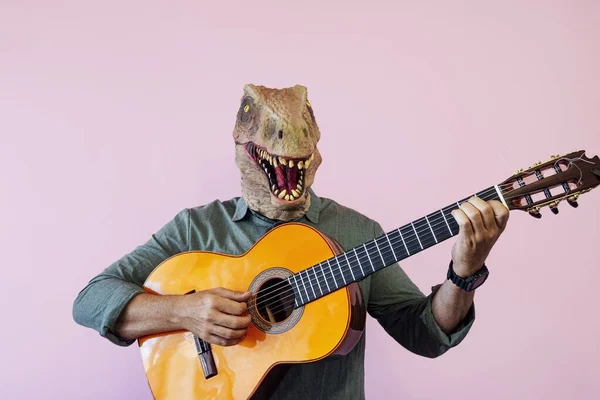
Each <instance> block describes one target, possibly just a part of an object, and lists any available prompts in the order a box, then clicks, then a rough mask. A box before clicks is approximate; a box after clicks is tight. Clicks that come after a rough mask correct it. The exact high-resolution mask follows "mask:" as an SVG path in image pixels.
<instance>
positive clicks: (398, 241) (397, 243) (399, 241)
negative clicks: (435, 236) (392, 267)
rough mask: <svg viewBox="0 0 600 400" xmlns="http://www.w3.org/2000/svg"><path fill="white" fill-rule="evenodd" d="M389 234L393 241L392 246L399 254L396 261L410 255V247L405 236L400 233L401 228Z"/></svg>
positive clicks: (391, 241)
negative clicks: (405, 240) (407, 245)
mask: <svg viewBox="0 0 600 400" xmlns="http://www.w3.org/2000/svg"><path fill="white" fill-rule="evenodd" d="M387 236H388V237H389V240H390V243H393V245H392V248H393V249H394V252H395V254H397V255H398V257H396V261H400V260H402V259H404V258H407V257H410V253H409V252H408V248H407V247H406V244H405V243H404V238H403V237H402V234H401V233H400V229H397V230H395V231H393V232H391V233H390V234H388V235H387Z"/></svg>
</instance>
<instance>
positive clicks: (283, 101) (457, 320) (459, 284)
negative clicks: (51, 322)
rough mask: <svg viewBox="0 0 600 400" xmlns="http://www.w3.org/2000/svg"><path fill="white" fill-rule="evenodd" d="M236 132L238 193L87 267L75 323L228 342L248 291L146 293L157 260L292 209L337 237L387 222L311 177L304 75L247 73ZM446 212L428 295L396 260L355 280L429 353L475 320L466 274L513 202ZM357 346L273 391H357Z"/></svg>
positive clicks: (381, 316) (123, 332)
mask: <svg viewBox="0 0 600 400" xmlns="http://www.w3.org/2000/svg"><path fill="white" fill-rule="evenodd" d="M233 137H234V140H235V144H236V156H235V158H236V164H237V166H238V167H239V169H240V171H241V183H242V196H241V197H236V198H233V199H231V200H228V201H214V202H212V203H209V204H206V205H203V206H199V207H194V208H191V209H185V210H183V211H181V212H180V213H179V214H177V216H175V218H174V219H173V220H172V221H170V222H169V223H168V224H167V225H166V226H164V227H163V228H162V229H160V230H159V231H158V232H157V233H156V234H154V235H152V238H151V239H150V240H149V241H148V242H146V243H145V244H143V245H141V246H139V247H137V248H136V249H135V250H133V251H132V252H131V253H129V254H127V255H125V256H124V257H123V258H121V259H120V260H118V261H116V262H115V263H113V264H112V265H111V266H109V267H108V268H107V269H106V270H104V272H102V273H101V274H99V275H98V276H96V277H94V278H93V279H92V280H91V281H90V282H89V284H88V285H87V286H86V287H85V288H84V289H83V290H82V291H81V292H80V293H79V295H78V297H77V299H76V300H75V304H74V308H73V314H74V318H75V320H76V321H77V322H78V323H79V324H81V325H83V326H87V327H91V328H93V329H95V330H97V331H98V332H99V333H100V335H102V336H103V337H105V338H107V339H108V340H110V341H112V342H113V343H115V344H117V345H121V346H128V345H130V344H132V343H133V342H134V341H135V339H137V338H139V337H141V336H145V335H149V334H153V333H159V332H167V331H174V330H180V329H184V330H188V331H191V332H193V333H195V334H196V335H197V336H198V337H200V338H201V339H204V340H206V341H207V342H209V343H212V344H214V345H219V346H234V345H236V344H237V343H239V342H240V341H241V340H242V339H243V337H244V334H245V332H246V329H247V327H248V326H249V324H250V317H249V316H248V315H246V313H245V311H246V300H248V299H249V296H250V293H235V292H232V291H230V290H227V289H225V288H215V289H212V290H208V291H201V292H198V293H194V294H190V295H186V296H157V295H152V294H147V293H145V292H144V291H143V290H142V289H141V286H142V285H143V283H144V281H145V280H146V278H147V277H148V275H149V274H150V273H151V272H152V270H153V269H154V268H155V267H157V266H158V265H159V264H160V263H161V262H162V261H164V260H165V259H167V258H168V257H170V256H172V255H175V254H177V253H180V252H184V251H188V250H206V251H214V252H221V253H228V254H242V253H244V252H246V251H247V250H248V249H249V248H250V247H252V245H253V244H254V243H255V242H256V241H257V240H258V239H260V238H261V237H262V236H263V235H264V234H266V233H267V231H269V229H271V228H273V227H275V226H277V225H279V224H281V223H285V222H288V221H298V222H301V223H304V224H307V225H310V226H313V227H315V228H316V229H318V230H319V231H321V232H322V233H324V234H325V235H327V236H329V237H332V238H333V239H335V240H336V241H337V242H338V243H340V244H341V245H342V247H343V248H344V249H350V248H352V247H354V246H356V245H359V244H362V243H364V242H366V241H368V240H371V239H373V238H375V237H377V236H379V235H382V234H383V230H382V229H381V226H380V225H379V224H378V223H377V222H375V221H373V220H371V219H369V218H368V217H366V216H364V215H362V214H360V213H358V212H356V211H354V210H351V209H349V208H347V207H344V206H342V205H340V204H338V203H337V202H335V201H333V200H330V199H326V198H320V197H318V196H317V195H316V194H315V193H314V191H313V190H312V189H311V185H312V184H313V182H314V178H315V174H316V171H317V169H318V168H319V166H320V164H321V154H320V153H319V150H318V148H317V143H318V141H319V139H320V131H319V128H318V126H317V123H316V119H315V115H314V112H313V109H312V106H311V104H310V102H309V101H308V99H307V90H306V88H304V87H303V86H295V87H292V88H286V89H269V88H265V87H262V86H254V85H246V86H245V88H244V96H243V98H242V102H241V105H240V108H239V111H238V115H237V120H236V124H235V129H234V134H233ZM342 168H343V167H342ZM341 172H343V171H341ZM452 216H453V217H454V219H455V220H456V221H457V223H458V226H459V227H460V232H459V234H458V236H457V239H456V243H455V245H454V247H453V249H452V254H451V259H452V262H451V264H450V268H448V267H447V264H446V263H447V262H448V261H441V262H440V266H444V273H446V271H448V270H450V272H451V274H452V279H447V280H445V281H444V283H443V284H441V285H437V286H436V287H434V288H433V291H432V293H431V294H430V295H429V296H425V295H424V294H423V293H421V291H420V290H419V289H418V288H417V287H416V286H415V285H414V284H413V283H412V282H411V280H410V279H409V278H408V277H407V275H406V274H405V273H404V272H403V271H402V269H401V268H400V267H399V266H398V265H393V266H390V267H388V268H385V269H383V270H381V271H378V272H376V273H373V274H372V275H370V276H368V277H367V278H365V279H364V280H362V281H361V282H360V289H361V291H362V294H363V297H364V301H365V304H366V306H367V311H368V312H369V314H370V315H371V316H372V317H374V318H376V319H377V320H378V321H379V323H380V324H381V325H382V326H383V328H384V329H385V330H386V331H387V332H388V333H389V334H390V335H391V336H392V337H393V338H394V339H395V340H396V341H397V342H398V343H400V344H401V345H402V346H404V347H405V348H406V349H408V350H409V351H412V352H414V353H416V354H419V355H422V356H425V357H438V356H440V355H442V354H443V353H445V352H446V351H447V350H448V349H450V348H452V347H454V346H456V345H457V344H459V343H460V342H461V341H462V340H463V338H464V337H465V335H466V334H467V332H468V331H469V329H470V327H471V325H472V324H473V321H474V318H475V315H474V306H473V296H474V290H470V289H468V290H466V289H463V287H465V288H466V287H467V286H465V284H464V281H468V280H473V279H474V278H477V280H478V282H482V281H484V280H485V278H486V277H487V268H486V267H485V265H484V264H485V260H486V258H487V256H488V254H489V252H490V250H491V248H492V246H493V245H494V243H495V242H496V241H497V239H498V237H499V236H500V234H501V233H502V232H503V230H504V229H505V227H506V223H507V221H508V210H507V209H506V207H504V206H503V205H502V203H500V202H498V201H493V200H492V201H487V202H485V201H483V200H482V199H479V198H476V197H474V198H471V199H470V200H469V201H468V202H466V203H464V204H462V205H461V207H460V209H456V210H454V211H453V212H452ZM444 264H445V265H444ZM364 349H365V338H364V335H363V337H362V338H361V340H360V341H359V343H358V344H357V345H356V346H355V348H354V349H353V350H352V351H351V352H350V353H349V354H348V355H346V356H343V357H340V358H327V359H324V360H321V361H318V362H314V363H309V364H301V365H295V366H293V367H291V369H290V370H289V371H288V373H287V374H286V375H285V376H284V378H283V379H282V380H281V383H280V384H279V386H278V387H277V389H276V391H275V392H274V394H273V398H278V399H284V398H285V399H287V398H290V399H297V398H314V399H321V398H323V399H361V398H363V397H364V382H363V379H364V369H363V368H364V366H363V360H364Z"/></svg>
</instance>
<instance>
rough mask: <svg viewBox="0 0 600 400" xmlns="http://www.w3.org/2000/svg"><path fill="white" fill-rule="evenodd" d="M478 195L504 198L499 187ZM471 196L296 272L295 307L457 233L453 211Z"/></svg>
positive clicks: (487, 198) (289, 279)
mask: <svg viewBox="0 0 600 400" xmlns="http://www.w3.org/2000/svg"><path fill="white" fill-rule="evenodd" d="M474 195H475V196H477V197H479V198H481V199H482V200H485V201H487V200H501V198H500V195H499V193H498V190H497V189H496V187H495V186H492V187H490V188H488V189H486V190H482V191H481V192H478V193H475V194H474ZM470 197H471V196H468V197H466V198H464V199H462V200H459V201H457V202H456V203H453V204H451V205H449V206H447V207H444V208H441V209H439V210H437V211H434V212H432V213H431V214H428V215H426V216H424V217H422V218H419V219H417V220H415V221H413V222H411V223H409V224H407V225H404V226H402V227H400V228H398V229H395V230H393V231H391V232H388V233H385V234H383V235H381V236H379V237H377V238H375V239H373V240H370V241H368V242H365V243H363V244H361V245H359V246H357V247H354V248H352V249H350V250H347V251H345V252H343V253H341V254H339V255H337V256H335V257H332V258H329V259H327V260H325V261H323V262H321V263H319V264H317V265H314V266H312V267H310V268H307V269H305V270H303V271H301V272H299V273H296V274H294V275H292V276H291V277H289V278H288V279H287V280H288V282H289V283H290V285H291V287H292V288H293V289H294V295H295V307H296V308H297V307H301V306H302V305H304V304H307V303H309V302H311V301H314V300H316V299H318V298H320V297H323V296H326V295H327V294H329V293H331V292H333V291H335V290H338V289H340V288H342V287H344V286H347V285H349V284H351V283H353V282H357V281H360V280H362V279H364V278H365V277H367V276H369V275H370V274H372V273H374V272H377V271H379V270H381V269H383V268H386V267H388V266H390V265H392V264H394V263H396V262H398V261H400V260H404V259H406V258H408V257H410V256H413V255H415V254H417V253H420V252H422V251H423V250H425V249H427V248H429V247H433V246H435V245H436V244H438V243H441V242H443V241H445V240H447V239H450V238H451V237H453V236H456V235H457V234H458V231H459V228H458V224H457V223H456V220H455V219H454V217H452V215H451V213H452V210H454V209H456V208H458V207H459V204H460V203H463V202H465V201H467V200H468V199H469V198H470Z"/></svg>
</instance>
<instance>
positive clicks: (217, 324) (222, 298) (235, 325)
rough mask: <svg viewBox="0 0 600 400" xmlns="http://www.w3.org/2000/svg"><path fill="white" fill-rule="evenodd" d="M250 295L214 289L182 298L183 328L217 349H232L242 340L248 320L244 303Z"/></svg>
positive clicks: (249, 293) (180, 311)
mask: <svg viewBox="0 0 600 400" xmlns="http://www.w3.org/2000/svg"><path fill="white" fill-rule="evenodd" d="M251 294H252V293H251V292H246V293H238V292H232V291H231V290H228V289H224V288H215V289H210V290H204V291H201V292H197V293H193V294H188V295H185V296H182V297H181V299H180V300H181V302H180V304H179V311H178V312H179V313H180V314H181V316H182V325H183V327H184V328H185V329H186V330H188V331H190V332H192V333H194V334H196V335H197V336H198V337H199V338H200V339H203V340H205V341H207V342H209V343H212V344H216V345H219V346H233V345H235V344H238V343H239V342H241V341H242V340H243V339H244V336H245V335H246V330H247V328H248V326H249V325H250V321H251V318H250V316H249V315H247V314H246V310H247V304H246V301H247V300H248V299H249V298H250V296H251Z"/></svg>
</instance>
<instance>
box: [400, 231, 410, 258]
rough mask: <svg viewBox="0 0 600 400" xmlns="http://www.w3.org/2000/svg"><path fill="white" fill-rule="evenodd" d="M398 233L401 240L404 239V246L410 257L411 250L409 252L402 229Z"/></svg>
mask: <svg viewBox="0 0 600 400" xmlns="http://www.w3.org/2000/svg"><path fill="white" fill-rule="evenodd" d="M398 233H399V234H400V238H401V239H402V244H404V248H405V249H406V254H408V255H409V256H410V250H408V246H407V245H406V242H405V241H404V235H403V234H402V228H398Z"/></svg>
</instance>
